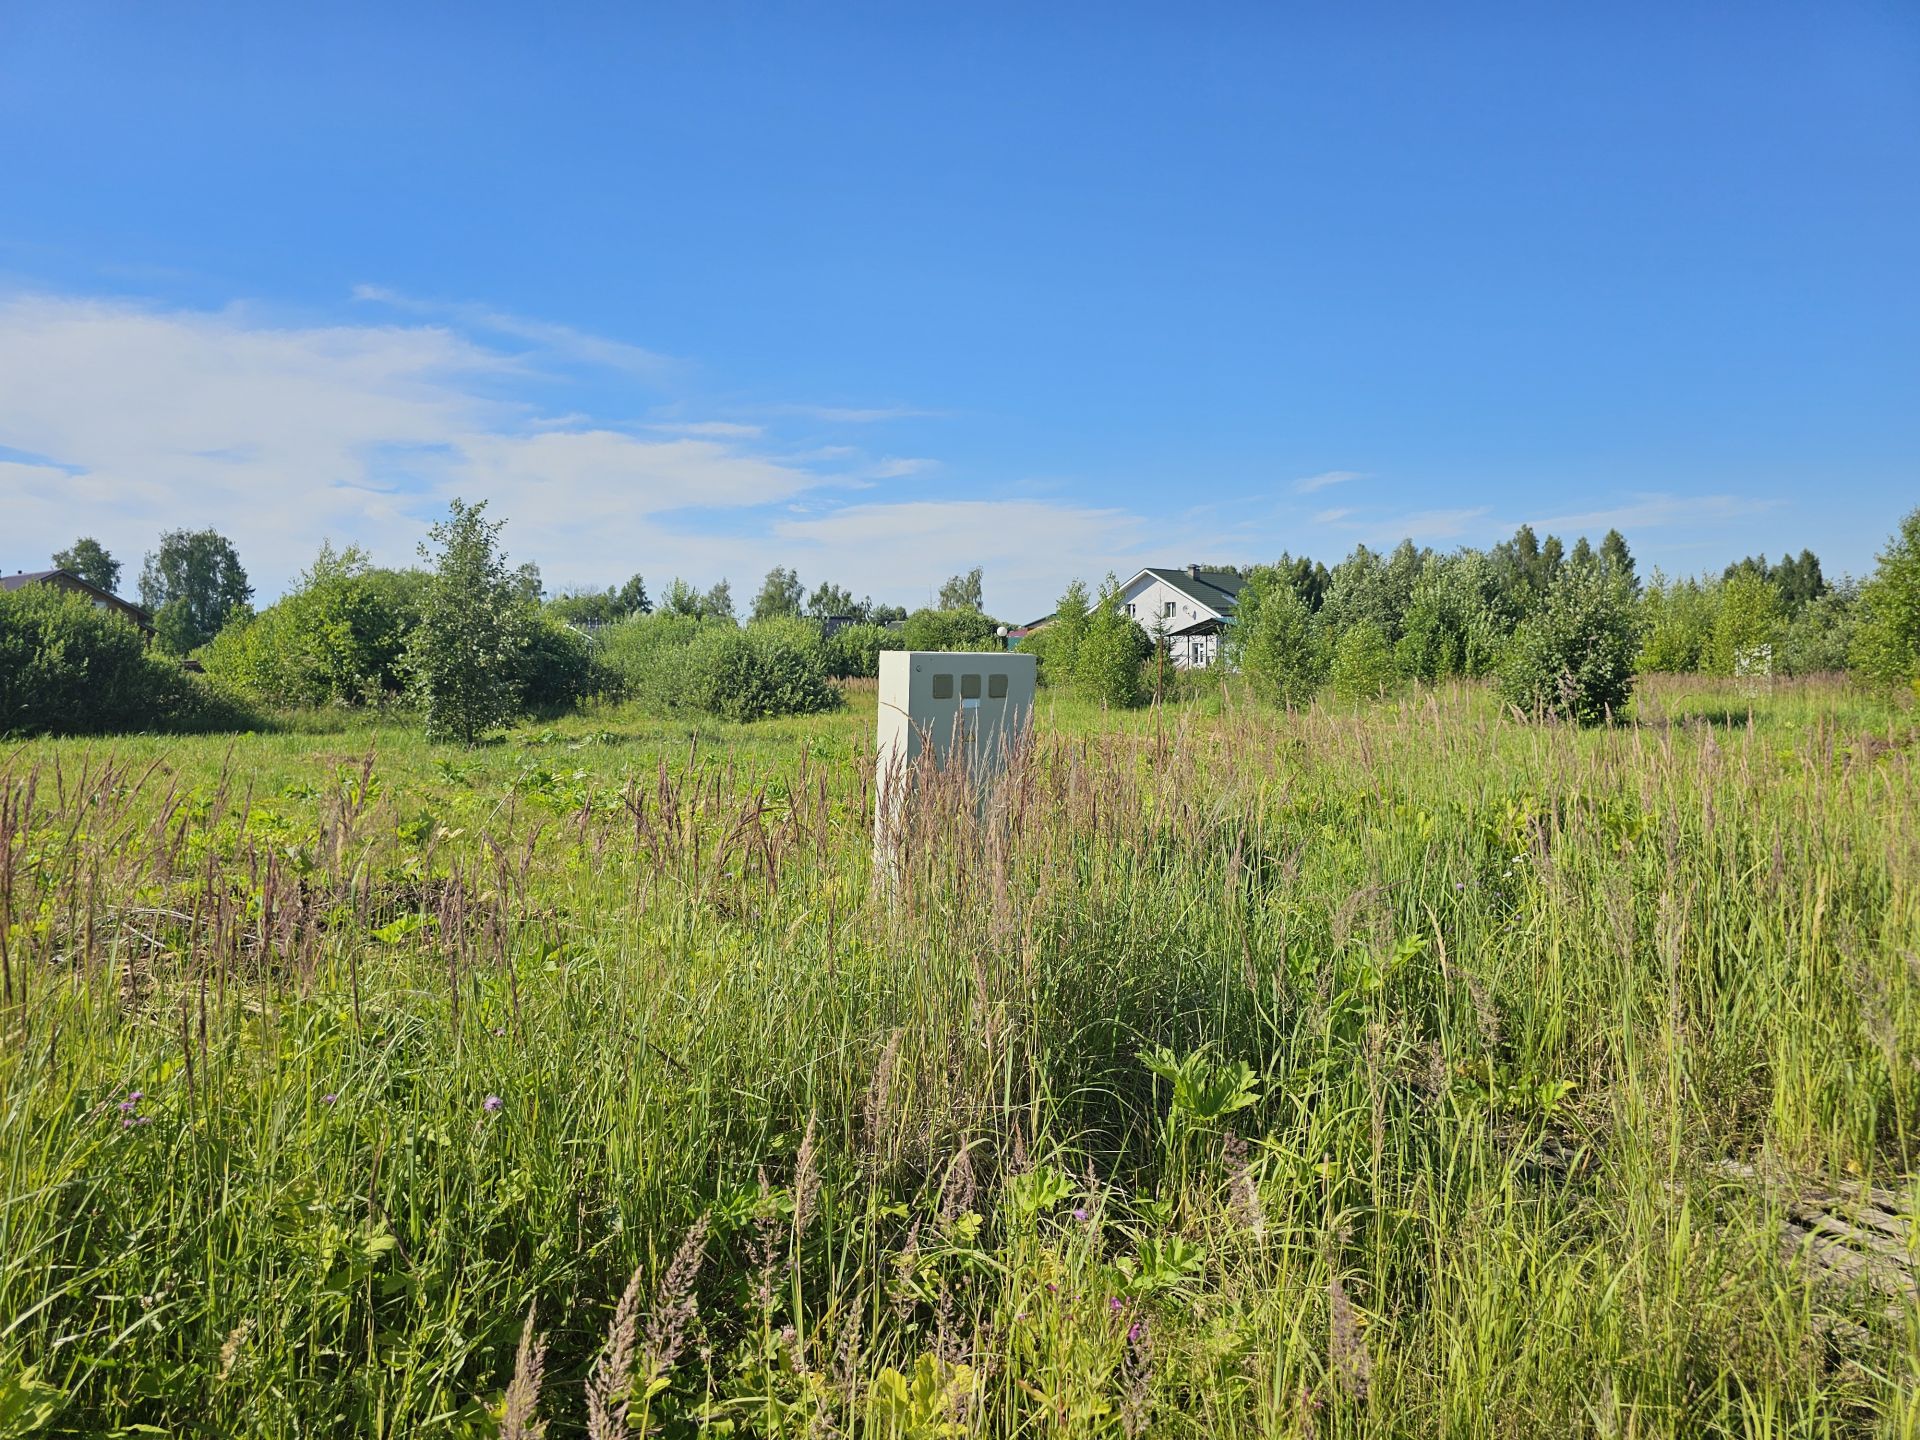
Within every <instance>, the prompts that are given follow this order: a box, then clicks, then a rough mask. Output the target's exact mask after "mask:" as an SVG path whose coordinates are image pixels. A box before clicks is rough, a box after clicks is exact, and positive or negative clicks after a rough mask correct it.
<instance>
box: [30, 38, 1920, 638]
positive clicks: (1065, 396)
mask: <svg viewBox="0 0 1920 1440" xmlns="http://www.w3.org/2000/svg"><path fill="white" fill-rule="evenodd" d="M0 176H4V179H3V180H0V197H3V198H0V565H5V566H6V567H8V568H31V567H32V566H34V565H38V564H43V563H45V558H46V555H47V554H48V553H49V551H50V550H51V548H52V547H54V546H55V545H58V544H63V543H65V542H67V541H69V540H70V539H72V538H73V536H74V535H76V534H78V533H81V532H83V531H84V532H89V533H93V534H96V535H98V536H99V537H100V538H101V539H102V540H104V541H105V542H106V543H107V544H108V546H109V548H111V549H113V550H115V551H116V553H119V554H121V555H122V557H123V558H125V559H127V560H129V561H131V562H133V563H134V564H135V565H137V561H138V556H139V553H140V552H141V551H142V550H143V549H145V548H147V547H148V546H150V545H151V544H152V541H153V538H154V536H155V535H156V534H157V533H158V531H159V530H160V529H161V528H163V527H167V526H173V525H200V524H215V525H218V526H220V527H221V528H222V529H223V530H225V531H227V532H228V533H229V534H231V535H232V536H233V537H234V538H235V540H236V541H237V542H238V544H239V546H240V549H241V553H242V558H243V559H244V560H245V561H246V562H247V563H248V565H249V568H250V569H251V570H252V571H253V573H254V575H255V579H256V581H257V583H258V585H259V588H260V590H261V591H262V593H263V595H271V594H273V593H275V592H277V591H278V590H279V589H280V587H281V586H282V585H284V584H285V583H286V581H287V580H288V578H289V577H290V576H291V575H292V574H293V573H294V572H295V571H297V570H298V569H299V568H300V567H301V566H302V565H303V564H304V563H305V561H306V560H307V559H309V558H310V557H311V554H312V552H313V550H314V548H315V547H316V545H317V543H318V541H319V539H320V538H321V537H322V536H323V535H326V536H330V537H331V538H333V539H334V540H335V541H336V542H346V541H351V542H357V543H361V544H363V545H365V546H367V547H368V548H369V549H370V550H371V551H372V552H373V553H374V554H375V556H376V557H377V558H380V559H383V560H388V561H394V562H398V561H403V560H405V559H407V558H408V557H409V556H410V555H411V553H412V549H413V545H414V542H415V541H416V540H417V539H418V538H419V535H420V533H421V531H422V530H423V528H424V525H425V522H426V521H427V520H428V519H430V518H431V517H432V516H433V515H434V514H436V513H437V512H438V511H439V509H440V508H441V507H442V505H443V504H444V500H445V497H446V496H447V495H449V494H455V493H458V494H464V495H466V496H467V497H468V498H474V497H490V498H491V499H492V501H493V505H494V509H495V510H496V511H497V512H498V513H499V514H500V515H502V516H504V517H505V518H506V519H507V520H508V521H509V525H508V530H507V544H508V548H509V549H510V550H511V551H512V552H513V554H514V557H515V558H516V559H521V558H532V559H535V560H537V561H538V562H539V563H540V564H541V566H542V569H543V572H544V573H545V575H546V577H547V579H548V581H549V583H550V584H551V585H555V586H558V585H562V584H577V583H595V582H597V583H603V584H604V583H617V582H618V581H620V580H622V579H624V578H625V576H626V575H628V574H629V573H632V572H633V571H636V570H637V571H640V572H642V573H644V574H645V575H646V576H647V577H648V579H649V581H650V582H652V583H653V584H654V585H655V587H656V588H658V587H659V586H661V585H664V583H665V581H666V580H668V579H669V578H671V577H672V576H673V575H675V574H680V575H685V576H687V577H688V578H690V579H694V580H696V581H699V582H700V583H703V584H704V583H707V582H710V581H711V580H713V579H716V578H719V577H720V576H722V575H726V576H728V577H730V578H731V579H732V581H733V584H734V588H735V590H736V593H741V592H745V593H750V592H751V591H752V589H753V588H755V586H756V585H757V583H758V580H759V577H760V575H761V574H762V573H763V572H764V571H765V570H766V568H767V567H768V566H769V565H771V564H774V563H788V564H792V565H794V566H795V567H796V568H798V569H799V571H800V573H801V576H802V578H803V579H804V580H807V581H809V582H811V581H817V580H820V579H823V578H833V579H836V580H839V581H841V582H842V583H846V584H849V585H851V586H852V587H853V588H854V589H855V590H856V591H870V592H872V593H873V594H875V595H876V596H878V597H882V598H888V599H895V600H899V601H902V602H904V603H909V604H913V603H920V602H922V601H924V599H925V598H926V596H927V594H928V592H929V590H930V588H931V587H934V586H937V585H938V583H939V582H940V580H941V579H942V578H944V577H945V576H946V575H947V574H949V573H951V572H953V571H955V570H958V569H962V568H965V567H967V566H969V565H973V564H980V565H983V566H984V567H985V570H986V581H987V588H986V595H987V601H988V604H989V607H990V608H992V609H994V610H996V611H998V612H1000V613H1003V614H1005V615H1008V616H1011V617H1014V618H1020V617H1023V616H1025V615H1027V614H1028V613H1029V612H1032V613H1039V612H1041V611H1043V610H1045V609H1046V608H1049V606H1050V603H1051V599H1052V597H1053V596H1054V595H1055V594H1056V593H1057V592H1058V591H1059V589H1060V588H1061V586H1062V584H1064V582H1065V581H1066V580H1067V579H1069V578H1071V577H1072V576H1074V575H1076V574H1078V575H1084V576H1087V577H1088V578H1097V576H1098V575H1099V574H1100V573H1102V572H1104V571H1105V570H1108V569H1114V570H1119V571H1123V572H1124V571H1127V570H1129V569H1131V568H1134V567H1137V566H1138V565H1140V564H1146V563H1153V564H1180V563H1184V562H1186V561H1189V560H1200V561H1247V560H1261V559H1270V558H1272V557H1273V556H1275V555H1277V554H1278V553H1279V552H1280V551H1281V550H1283V549H1285V550H1290V551H1293V552H1294V553H1296V554H1297V553H1300V552H1303V551H1304V552H1307V553H1310V554H1313V555H1315V556H1317V557H1321V558H1324V559H1326V560H1327V561H1329V562H1332V561H1334V560H1336V559H1338V558H1339V557H1340V556H1341V555H1342V554H1344V553H1346V552H1347V551H1348V550H1350V549H1351V548H1352V546H1353V545H1354V544H1356V543H1359V542H1362V541H1364V542H1366V543H1370V544H1374V545H1385V544H1391V543H1393V542H1394V541H1395V540H1397V539H1398V538H1400V536H1402V535H1411V536H1412V537H1413V538H1414V539H1416V540H1418V541H1421V542H1423V543H1430V544H1434V545H1438V546H1442V547H1448V546H1453V545H1460V544H1484V543H1488V542H1490V541H1492V540H1494V539H1497V538H1499V537H1500V536H1502V535H1504V534H1506V533H1508V532H1510V531H1511V530H1512V528H1513V526H1514V525H1515V524H1517V523H1518V522H1520V521H1522V520H1527V521H1531V522H1533V523H1535V524H1536V525H1540V524H1544V525H1547V526H1549V527H1550V528H1553V529H1555V530H1558V531H1560V532H1563V533H1565V534H1566V535H1567V536H1568V538H1569V540H1570V539H1571V537H1572V535H1573V534H1575V533H1578V532H1580V531H1582V530H1585V531H1588V532H1590V533H1591V534H1592V535H1593V536H1594V537H1595V538H1596V539H1597V538H1598V536H1599V534H1600V533H1601V532H1603V531H1604V530H1605V529H1606V528H1607V527H1608V526H1609V525H1612V524H1617V525H1619V526H1620V528H1622V529H1623V530H1624V531H1625V532H1626V533H1627V536H1628V539H1629V540H1630V542H1631V543H1632V544H1633V546H1634V548H1635V551H1636V553H1637V554H1639V555H1640V557H1641V559H1642V564H1643V567H1645V566H1648V565H1651V564H1655V563H1657V564H1660V565H1662V566H1664V567H1665V568H1667V569H1668V570H1670V571H1691V570H1698V569H1702V568H1706V567H1713V568H1718V567H1719V566H1720V565H1721V564H1723V563H1725V561H1726V560H1728V559H1731V558H1735V557H1737V556H1738V555H1742V554H1746V553H1749V552H1751V551H1754V550H1758V549H1762V548H1764V549H1766V550H1767V551H1769V552H1772V553H1774V554H1776V555H1777V554H1778V553H1779V552H1780V551H1781V550H1783V549H1786V548H1789V547H1791V548H1792V549H1795V550H1798V549H1799V548H1800V547H1801V546H1803V545H1808V546H1811V547H1813V548H1814V549H1815V550H1816V551H1818V552H1819V553H1820V554H1821V556H1822V557H1823V558H1824V559H1825V560H1826V562H1827V564H1828V567H1829V569H1830V570H1835V571H1838V570H1842V569H1851V570H1854V571H1860V570H1864V569H1866V568H1868V567H1870V566H1871V563H1872V556H1873V552H1874V551H1875V549H1876V548H1877V547H1878V546H1879V544H1880V543H1881V542H1882V541H1883V540H1884V538H1885V537H1886V535H1887V534H1888V533H1890V532H1891V531H1892V529H1893V528H1894V525H1895V523H1896V521H1897V519H1898V517H1899V515H1900V514H1901V513H1902V512H1903V511H1904V510H1906V509H1908V508H1910V507H1912V506H1913V505H1914V504H1916V503H1920V264H1917V263H1916V259H1915V257H1916V256H1920V9H1916V8H1915V7H1914V6H1913V5H1911V4H1908V3H1888V4H1864V3H1847V0H1827V3H1810V4H1804V5H1791V6H1788V5H1765V4H1758V5H1704V4H1660V5H1646V6H1637V5H1631V4H1607V5H1593V6H1586V7H1577V8H1576V7H1570V6H1541V5H1536V4H1514V5H1502V6H1493V5H1471V4H1462V5H1446V6H1433V5H1426V4H1417V5H1416V4H1409V5H1366V4H1355V5H1341V6H1313V7H1307V6H1297V5H1277V4H1262V5H1248V6H1234V5H1204V4H1203V5H1180V6H1173V5H1163V6H1151V7H1150V6H1138V5H1113V4H1107V5H1100V6H1093V5H1086V6H1078V5H1068V4H1061V5H1052V6H1045V7H1036V6H1012V5H1009V6H995V5H988V4H969V5H965V6H957V5H954V6H947V5H907V6H872V7H868V6H845V7H838V6H828V5H823V4H822V5H789V6H777V7H776V6H753V7H750V6H742V5H728V4H716V3H703V4H688V5H684V6H673V5H648V6H641V5H604V6H590V5H578V4H575V5H569V4H553V5H527V4H511V5H488V4H475V3H463V4H458V5H451V4H450V5H435V4H426V3H410V4H407V5H399V6H396V5H391V4H380V5H365V6H362V5H354V4H330V5H327V6H306V7H294V6H282V5H264V6H263V5H258V4H252V5H230V6H229V5H211V4H201V5H191V4H182V5H166V6H158V5H146V4H131V3H129V4H125V5H94V4H87V3H75V0H60V3H49V4H42V3H36V0H14V3H11V4H9V5H6V6H4V7H0Z"/></svg>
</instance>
